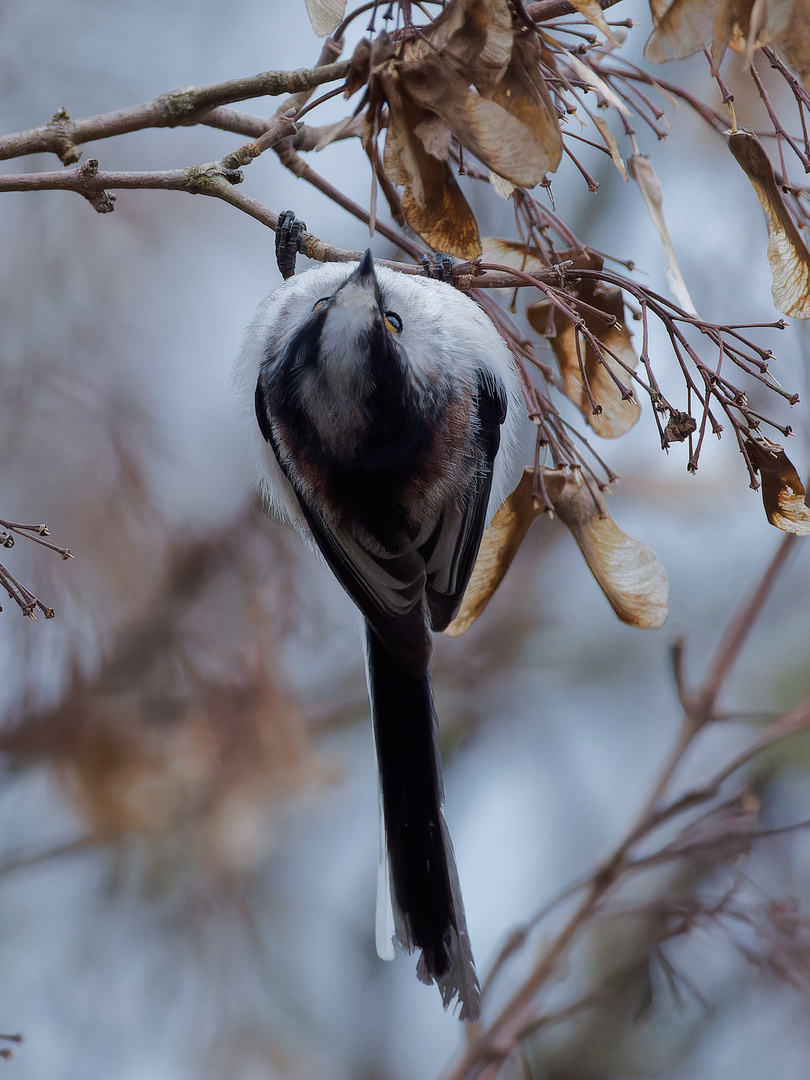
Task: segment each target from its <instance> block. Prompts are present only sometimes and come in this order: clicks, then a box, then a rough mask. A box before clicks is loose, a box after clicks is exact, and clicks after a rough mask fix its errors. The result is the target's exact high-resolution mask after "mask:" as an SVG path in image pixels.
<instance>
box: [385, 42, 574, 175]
mask: <svg viewBox="0 0 810 1080" xmlns="http://www.w3.org/2000/svg"><path fill="white" fill-rule="evenodd" d="M399 74H400V80H401V84H402V88H403V91H404V92H405V93H407V95H408V96H409V97H410V98H411V99H412V100H413V101H414V102H416V104H418V105H419V106H420V107H421V108H423V109H425V110H427V109H430V110H432V111H433V112H434V113H436V114H437V115H438V116H440V117H441V118H442V120H443V121H444V122H445V124H446V125H447V127H448V128H449V129H451V130H452V131H453V133H454V134H455V135H456V137H457V138H458V140H459V142H460V143H461V144H462V145H463V146H464V147H465V148H466V149H467V150H469V151H470V152H471V153H473V154H474V155H475V156H476V157H477V158H478V159H479V160H480V161H482V162H483V163H484V164H485V165H486V166H487V167H488V168H489V169H491V170H492V171H493V172H495V173H497V174H498V175H499V176H502V177H504V178H505V179H506V180H509V181H511V182H512V183H513V184H516V185H518V186H519V187H534V186H535V184H538V183H539V182H540V181H541V180H542V179H543V177H544V176H545V175H546V173H548V172H553V171H554V170H555V169H556V168H557V166H558V165H559V163H560V158H561V156H562V136H561V135H560V127H559V123H558V121H557V113H556V110H555V109H554V106H553V104H552V102H551V98H550V96H549V93H548V89H547V88H546V86H545V83H544V82H543V81H542V78H541V77H540V75H539V72H538V73H537V78H536V79H535V80H530V79H529V78H528V77H526V73H525V72H524V71H522V69H521V68H520V65H519V63H518V62H517V61H515V62H513V65H511V66H510V68H509V71H508V72H507V74H506V75H505V76H504V78H503V79H502V80H501V82H499V83H497V84H495V86H494V87H492V88H491V89H488V90H487V89H484V88H478V89H475V88H472V87H471V85H470V83H469V81H468V79H467V77H466V76H465V75H464V74H463V73H461V72H458V71H454V70H453V69H452V68H451V67H449V66H448V64H447V62H446V61H445V59H444V58H443V57H441V56H436V55H431V56H429V57H425V59H424V60H423V61H421V63H420V64H419V65H418V66H412V67H408V66H404V65H403V67H402V68H401V70H400V73H399Z"/></svg>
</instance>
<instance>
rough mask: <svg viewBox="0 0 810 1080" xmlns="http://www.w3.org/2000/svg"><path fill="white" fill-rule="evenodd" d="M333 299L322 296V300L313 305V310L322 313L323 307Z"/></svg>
mask: <svg viewBox="0 0 810 1080" xmlns="http://www.w3.org/2000/svg"><path fill="white" fill-rule="evenodd" d="M331 299H332V297H331V296H322V297H321V298H320V300H316V301H315V303H314V304H313V305H312V310H313V311H320V310H321V308H322V307H323V305H324V304H328V303H329V301H330V300H331Z"/></svg>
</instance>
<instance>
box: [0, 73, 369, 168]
mask: <svg viewBox="0 0 810 1080" xmlns="http://www.w3.org/2000/svg"><path fill="white" fill-rule="evenodd" d="M348 70H349V61H348V60H341V61H338V62H337V63H334V64H325V65H323V66H322V67H316V68H299V69H298V70H297V71H264V72H261V73H260V74H259V75H251V76H247V77H246V78H243V79H230V80H228V81H227V82H222V83H214V84H213V85H211V86H181V87H180V88H179V89H177V90H170V91H169V92H168V93H165V94H161V95H160V96H159V97H157V98H155V99H154V101H149V102H146V103H145V104H143V105H133V106H131V107H130V108H128V109H119V110H117V111H116V112H110V113H103V114H101V115H99V116H86V117H84V118H83V119H81V120H71V119H70V116H69V115H68V114H67V112H66V111H65V110H64V109H60V110H59V112H57V113H56V114H55V115H54V116H53V118H52V119H51V120H50V121H49V122H48V123H47V124H45V125H44V126H43V127H39V128H34V129H32V130H30V131H21V132H16V133H14V134H11V135H4V136H2V137H0V160H7V159H8V158H14V157H22V156H23V155H25V154H39V153H53V154H56V155H57V157H58V158H59V160H60V161H61V162H62V164H63V165H73V164H75V163H76V162H77V161H78V160H79V158H80V156H81V150H80V149H79V145H80V144H81V143H85V142H93V141H95V140H96V139H109V138H112V137H114V136H115V135H124V134H126V133H127V132H130V131H141V130H143V129H144V128H159V127H179V126H182V125H184V124H197V123H199V122H200V120H201V119H202V117H203V116H205V114H206V113H208V112H210V111H211V110H212V109H214V108H216V107H217V106H220V105H227V104H229V103H230V102H234V101H247V100H249V99H250V98H256V97H264V96H267V95H269V96H274V97H276V96H278V95H279V94H297V93H301V92H302V91H306V90H312V89H314V88H315V87H316V86H321V85H322V84H323V83H328V82H333V81H335V80H337V79H342V78H345V76H346V73H347V72H348Z"/></svg>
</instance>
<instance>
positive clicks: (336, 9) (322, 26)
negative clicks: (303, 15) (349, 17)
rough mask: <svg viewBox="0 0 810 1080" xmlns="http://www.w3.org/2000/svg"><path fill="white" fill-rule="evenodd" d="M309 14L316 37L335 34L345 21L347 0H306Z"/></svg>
mask: <svg viewBox="0 0 810 1080" xmlns="http://www.w3.org/2000/svg"><path fill="white" fill-rule="evenodd" d="M306 5H307V14H308V15H309V21H310V23H311V24H312V31H313V33H314V34H315V36H316V37H328V36H329V35H330V34H334V32H335V30H337V28H338V26H339V25H340V23H341V22H342V21H343V14H344V12H345V11H346V0H306Z"/></svg>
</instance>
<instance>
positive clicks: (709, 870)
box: [449, 536, 810, 1080]
mask: <svg viewBox="0 0 810 1080" xmlns="http://www.w3.org/2000/svg"><path fill="white" fill-rule="evenodd" d="M795 543H796V537H795V536H786V537H785V538H784V539H783V540H782V542H781V544H780V545H779V547H778V549H777V551H776V553H775V555H774V557H773V559H772V560H771V562H770V563H769V565H768V566H767V568H766V570H765V573H764V574H763V577H762V579H761V581H760V582H759V584H758V586H757V587H756V588H754V589H753V590H752V592H751V595H750V596H749V597H748V598H746V600H745V602H744V604H743V606H742V608H741V609H740V611H739V612H738V613H737V614H736V615H735V616H734V618H733V619H732V621H731V623H730V624H729V626H728V627H727V629H726V632H725V634H724V635H723V637H722V639H721V641H720V643H719V645H718V647H717V649H716V651H715V653H714V655H713V656H712V658H711V660H710V662H709V670H708V674H707V676H706V679H705V680H704V682H703V683H702V685H701V686H700V687H698V688H697V690H695V691H693V692H690V691H689V690H688V689H687V687H686V685H685V680H684V671H683V649H684V642H683V641H681V642H679V643H678V644H677V645H676V647H675V650H674V654H673V655H674V661H675V677H676V681H677V683H678V688H679V695H680V699H681V704H682V705H683V708H684V714H683V719H682V721H681V729H680V733H679V735H678V738H677V740H676V743H675V745H674V746H673V748H672V751H671V753H670V755H669V758H668V759H667V761H666V762H665V764H664V766H663V768H662V770H661V773H660V774H659V776H658V777H657V778H656V780H655V781H654V784H653V788H652V791H651V793H650V795H649V798H648V799H647V802H646V804H645V805H644V807H643V808H642V810H641V812H640V814H639V816H638V819H637V821H636V822H635V824H634V825H633V826H632V828H631V829H630V831H629V832H628V833H627V835H626V836H625V837H624V838H623V840H622V841H621V842H620V843H619V845H618V846H617V847H616V848H615V850H614V851H613V852H612V854H611V855H610V856H609V857H608V858H607V860H606V861H605V862H604V863H603V864H602V865H601V866H600V867H598V868H597V869H596V870H595V871H594V873H593V875H591V876H590V877H589V878H588V879H587V880H585V881H582V882H579V883H578V884H577V885H575V886H572V887H571V888H569V889H567V890H566V891H565V893H564V894H563V895H562V896H560V897H558V898H557V899H556V900H555V901H554V902H553V903H552V904H550V905H548V906H546V907H545V908H543V909H542V911H541V912H540V913H538V915H536V916H535V918H534V919H532V920H531V921H530V922H529V923H528V924H527V925H526V926H525V927H523V928H521V929H520V930H516V931H514V932H513V933H512V934H511V935H510V937H509V939H508V941H507V944H506V945H505V946H504V948H503V950H502V951H501V953H500V954H499V956H498V957H497V958H496V960H495V963H494V965H493V968H492V970H491V971H490V973H489V975H488V977H487V979H486V982H485V984H484V1000H485V1001H486V1000H488V998H489V997H490V995H492V996H494V994H495V993H496V990H495V987H496V985H497V983H498V981H499V980H500V979H502V978H503V977H504V970H505V969H506V968H507V967H508V965H509V963H510V962H511V961H512V960H513V959H514V957H515V956H516V954H520V953H522V952H523V951H524V950H525V951H527V952H530V953H532V952H533V953H534V954H535V956H534V959H533V966H532V970H531V973H530V975H529V976H528V977H527V978H525V979H524V981H523V982H522V984H521V985H520V987H519V989H518V990H517V991H514V990H510V991H509V992H508V996H509V999H508V1001H507V1003H506V1004H505V1005H503V1006H501V1008H500V1012H499V1013H498V1015H497V1017H496V1018H495V1019H494V1020H492V1021H490V1022H489V1023H486V1022H484V1023H483V1024H482V1031H481V1032H480V1033H477V1034H476V1035H475V1036H474V1037H473V1038H472V1039H471V1041H470V1046H469V1049H467V1050H466V1051H465V1053H464V1054H463V1056H462V1059H461V1061H460V1062H459V1063H458V1065H457V1066H455V1067H454V1068H453V1069H452V1071H451V1072H450V1073H449V1076H450V1077H452V1078H453V1080H473V1078H475V1080H483V1078H490V1080H491V1078H494V1077H495V1076H497V1075H499V1073H500V1070H501V1068H502V1066H503V1065H504V1063H505V1062H506V1060H507V1059H508V1058H510V1057H511V1056H513V1055H514V1054H516V1053H520V1052H521V1049H522V1047H523V1045H524V1043H526V1042H527V1041H528V1042H529V1043H530V1044H531V1042H532V1041H533V1039H534V1037H535V1036H536V1034H537V1033H538V1032H542V1031H543V1030H544V1029H545V1028H547V1027H548V1026H550V1025H553V1024H555V1023H559V1022H561V1021H566V1022H570V1021H572V1019H573V1018H574V1017H576V1015H577V1013H579V1012H580V1011H587V1010H591V1009H598V1008H601V1007H603V1006H604V1005H605V1001H606V1000H607V1007H608V1008H610V999H611V997H612V996H613V995H614V994H616V993H621V994H625V993H626V992H627V989H628V987H627V984H626V981H627V977H628V975H629V972H627V971H625V972H624V973H623V977H622V979H621V980H619V981H618V984H617V982H616V978H617V976H616V973H615V972H610V975H609V978H608V979H607V981H606V982H605V984H604V985H597V986H592V987H590V988H589V989H588V991H587V993H586V994H585V995H584V996H583V997H581V998H580V996H579V995H578V994H575V995H574V997H573V1000H571V1001H568V1002H566V1003H565V1004H564V1005H563V1006H561V1007H558V1006H557V1005H556V1004H555V1006H554V1007H553V1008H551V1009H549V1007H548V1006H547V1004H546V1001H545V998H544V995H545V994H547V993H548V988H549V987H550V986H554V987H555V991H556V993H557V994H559V993H560V983H562V985H563V987H564V986H565V981H566V968H567V966H568V964H569V963H570V961H569V954H570V952H571V950H572V949H573V947H574V946H575V944H577V943H578V941H579V939H580V938H581V937H582V936H583V935H584V934H587V933H599V929H598V921H599V920H605V919H608V920H610V919H614V918H615V916H616V912H617V911H621V910H622V909H623V908H624V909H625V911H626V910H627V903H628V902H627V900H626V898H624V897H623V896H622V892H621V890H622V888H623V887H624V886H626V885H627V883H628V881H629V879H631V878H632V877H634V876H635V875H636V874H638V873H640V872H644V871H646V870H648V869H652V868H659V867H661V866H664V865H672V864H678V867H679V869H676V870H675V871H673V875H671V876H670V877H669V879H667V880H666V881H665V882H664V886H665V891H664V892H662V893H661V894H659V895H658V896H655V895H654V898H653V899H651V900H648V901H645V903H644V905H641V906H640V907H638V908H630V910H635V911H637V914H638V915H639V916H640V919H639V931H640V933H641V934H642V935H648V934H649V935H650V936H649V938H643V939H642V940H643V941H644V942H645V944H644V946H643V949H646V950H647V951H648V952H649V954H650V956H651V957H652V958H654V959H655V960H657V962H659V963H661V964H662V965H664V964H669V973H670V978H671V979H672V980H674V981H675V982H677V981H681V980H682V981H683V982H685V983H686V984H687V985H688V978H689V976H688V972H687V973H685V974H684V975H683V976H681V974H680V973H679V972H678V971H677V969H676V967H675V966H674V965H672V964H671V963H670V962H669V961H667V960H666V955H665V954H663V953H662V948H663V944H664V942H666V941H671V940H673V939H674V938H677V936H678V935H680V934H688V933H689V932H690V931H691V930H692V929H693V928H694V926H695V925H698V924H700V923H703V924H711V923H713V922H720V921H722V920H723V919H726V918H728V919H731V920H735V919H736V920H741V921H744V922H751V923H754V922H755V921H756V922H761V923H762V925H763V927H764V928H765V929H764V930H763V931H761V932H760V939H761V940H760V949H759V950H754V951H751V952H750V953H749V954H748V955H747V956H746V959H748V960H749V961H750V962H751V963H755V964H758V965H759V966H761V967H763V968H764V967H770V968H771V969H772V970H776V971H779V970H780V968H781V969H782V970H781V974H782V976H783V977H785V978H787V979H788V980H789V982H790V983H791V984H793V985H798V986H799V987H801V988H802V989H810V963H809V962H808V958H807V957H805V955H804V950H805V949H806V947H807V945H808V944H810V919H805V918H800V917H797V916H796V915H793V916H792V917H791V918H789V919H787V920H786V919H785V917H784V915H785V908H784V901H780V902H776V901H771V900H766V901H764V902H762V903H760V904H759V905H757V907H756V908H755V909H750V908H749V907H747V906H746V905H745V902H744V901H743V902H739V901H738V892H739V886H740V882H741V881H742V880H743V879H744V876H745V870H744V861H745V857H746V856H747V855H748V854H749V853H750V851H751V848H752V845H753V844H754V843H755V842H758V841H760V840H762V839H766V838H770V837H773V836H775V835H779V834H781V833H784V832H786V831H790V830H791V829H794V828H796V827H798V828H802V829H803V828H807V827H808V826H810V820H808V821H803V822H799V823H793V822H791V823H787V824H785V825H784V826H783V827H782V828H776V829H761V828H760V826H759V811H760V801H759V799H758V798H757V796H756V795H755V794H754V792H753V791H752V789H751V778H750V777H748V776H743V778H742V779H738V778H737V774H738V773H739V772H740V771H741V770H743V769H744V768H745V767H746V766H747V765H749V764H750V763H751V762H752V761H753V760H754V759H755V758H756V757H757V756H758V755H759V754H761V753H762V751H763V750H765V749H766V748H768V747H770V746H772V745H773V744H774V743H776V742H779V741H781V740H782V739H786V738H789V737H790V736H793V735H796V734H799V733H800V732H804V731H807V730H808V729H810V699H808V700H807V701H806V702H804V703H803V704H802V705H800V706H799V707H798V708H796V709H794V710H792V711H791V712H790V713H788V714H786V715H784V716H781V717H779V718H777V719H774V720H771V721H769V722H767V724H766V725H765V726H764V728H763V729H762V731H761V732H760V734H759V735H758V736H757V737H755V738H754V739H753V740H751V741H750V742H749V744H748V745H747V746H746V747H745V748H744V749H743V750H742V751H740V752H739V753H738V754H737V755H736V756H735V757H734V758H733V759H732V760H731V761H730V762H727V763H726V764H725V765H724V766H723V767H722V768H721V769H720V770H719V771H718V772H717V773H716V774H715V775H714V776H712V777H711V778H710V779H709V780H708V781H706V782H704V783H701V784H700V786H699V787H693V788H687V790H686V791H685V792H678V791H677V790H676V791H673V787H674V785H673V778H674V777H675V774H676V773H677V772H678V771H679V770H680V769H681V768H682V766H683V764H684V759H685V758H686V756H687V754H688V752H689V751H690V749H691V747H692V745H693V743H694V741H695V740H696V739H698V738H699V737H700V735H701V733H702V732H703V731H704V730H705V729H706V728H707V727H709V726H710V725H712V724H716V723H720V722H724V721H727V720H728V719H729V717H728V716H727V715H724V714H721V713H718V712H717V711H716V709H715V706H716V703H717V700H718V698H719V697H720V695H721V693H722V691H723V689H724V684H725V682H726V680H727V679H728V677H729V675H730V672H731V670H732V668H733V666H734V664H735V663H736V661H737V660H738V658H739V655H740V652H741V650H742V648H743V646H744V645H745V642H746V641H747V639H748V637H749V635H750V634H751V633H752V631H753V630H754V629H755V626H756V621H757V618H758V616H759V615H760V614H761V612H762V609H763V606H764V604H765V603H766V601H767V598H768V596H769V594H770V592H771V590H772V588H773V585H774V583H775V581H776V578H777V575H778V574H779V572H780V571H781V570H782V569H783V568H784V566H785V564H786V562H787V560H788V557H789V555H790V554H791V552H792V551H793V549H794V546H795ZM681 786H683V778H682V780H681ZM679 819H680V820H681V821H682V822H683V823H681V824H679V825H677V831H675V832H674V834H673V833H672V831H670V832H669V833H668V834H665V836H664V839H663V841H660V840H659V841H658V844H656V840H655V837H656V835H657V834H658V833H659V832H660V831H661V830H663V829H664V827H665V826H670V825H672V824H673V823H674V822H678V821H679ZM684 819H685V820H684ZM720 868H725V869H727V870H729V871H730V880H731V882H732V884H731V885H730V886H729V887H728V889H727V891H726V892H725V894H724V895H722V896H720V897H717V896H711V895H706V894H705V893H703V894H702V893H701V890H703V889H704V888H705V885H706V878H707V877H708V876H709V874H711V875H716V873H717V871H718V870H719V869H720ZM673 876H674V877H680V878H681V881H680V883H679V887H677V888H675V889H673V886H674V885H675V882H674V880H673ZM684 878H685V879H686V880H684ZM685 886H686V889H687V895H686V896H683V895H678V894H679V893H682V890H683V889H684V887H685ZM653 888H655V886H654V887H653ZM673 891H674V892H675V896H673V895H672V894H673ZM579 894H583V895H582V896H581V899H579V900H578V902H577V903H576V904H575V905H574V910H573V912H572V913H571V914H569V915H567V916H566V918H565V922H564V925H563V926H562V928H561V929H560V930H559V931H556V932H553V933H550V932H548V931H547V932H546V934H545V936H544V940H543V941H542V942H540V943H539V944H538V943H537V941H536V937H537V933H538V928H539V927H541V926H542V925H543V924H544V923H545V922H546V921H547V920H548V918H549V916H550V915H551V914H552V912H554V911H555V909H556V908H558V907H559V906H561V905H562V906H564V907H570V906H571V902H572V900H573V898H575V897H576V896H578V895H579ZM788 906H789V907H790V908H791V909H792V908H793V907H794V904H793V902H792V901H791V902H790V903H789V905H788ZM650 920H652V923H653V924H654V925H655V927H657V932H658V934H660V936H658V937H656V936H655V934H650V931H651V926H650ZM595 924H596V925H595ZM799 941H801V942H802V943H803V944H802V946H801V948H799V949H797V948H796V946H797V942H799ZM648 979H649V971H648V970H647V968H646V964H639V965H638V969H637V970H636V971H635V975H634V979H633V981H634V982H635V983H636V992H637V993H638V994H639V996H640V995H641V991H642V988H643V986H644V985H645V984H646V982H647V980H648ZM563 993H564V991H563ZM585 1023H586V1024H587V1021H585ZM540 1037H541V1038H542V1035H541V1036H540Z"/></svg>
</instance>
